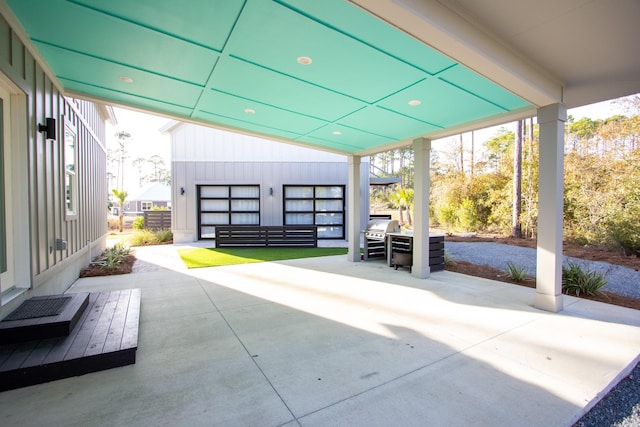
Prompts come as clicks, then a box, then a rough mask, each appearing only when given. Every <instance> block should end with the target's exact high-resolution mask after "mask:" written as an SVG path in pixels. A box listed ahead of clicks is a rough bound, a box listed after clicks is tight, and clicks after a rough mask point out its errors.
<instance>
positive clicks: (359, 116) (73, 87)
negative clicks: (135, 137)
mask: <svg viewBox="0 0 640 427" xmlns="http://www.w3.org/2000/svg"><path fill="white" fill-rule="evenodd" d="M6 2H7V4H8V5H9V7H10V8H11V10H12V11H13V13H14V14H15V15H16V17H17V18H18V20H19V21H20V22H21V23H22V25H23V27H24V28H25V30H26V32H27V33H28V35H29V37H31V40H32V42H33V44H34V45H35V47H36V48H37V49H38V50H39V51H40V53H41V55H42V57H43V58H44V59H45V60H46V61H47V63H48V64H49V67H50V68H51V70H52V71H53V72H54V73H55V75H56V77H57V79H58V81H59V82H60V83H61V84H62V85H63V86H64V88H65V90H66V91H68V92H69V93H70V94H82V95H84V96H87V97H90V98H96V99H106V100H110V101H112V102H113V103H115V104H119V105H130V106H133V107H136V108H140V109H145V110H149V111H153V112H161V113H165V114H169V115H171V116H173V117H176V118H188V119H191V120H196V121H199V122H202V123H210V124H212V125H217V126H221V127H224V128H233V129H240V130H243V131H245V132H250V133H253V134H259V135H264V136H271V137H274V138H277V139H284V140H289V141H295V142H297V143H303V144H307V145H312V146H318V147H321V148H325V149H329V150H332V151H338V152H343V153H355V154H358V153H367V152H375V151H380V150H382V149H384V147H385V146H387V145H389V144H393V143H395V142H397V141H403V140H410V139H412V138H414V137H418V136H429V134H432V133H437V132H442V131H443V130H445V129H447V128H450V127H457V126H461V125H463V124H465V123H470V122H478V121H481V120H486V119H489V118H491V117H494V116H497V115H504V114H505V113H509V112H511V111H515V110H520V109H523V108H529V107H531V106H530V105H529V104H528V103H527V102H526V101H524V100H522V99H520V98H519V97H517V96H515V95H513V94H511V93H509V92H507V91H505V90H503V89H502V88H500V87H498V86H496V85H495V84H493V83H491V82H490V81H488V80H486V79H484V78H482V77H480V76H478V75H477V74H475V73H473V72H472V71H470V70H468V69H467V68H465V67H463V66H462V65H460V64H457V63H456V62H453V61H451V60H450V59H448V58H447V57H445V56H443V55H441V54H440V53H438V52H436V51H434V50H432V49H430V48H429V47H427V46H425V45H424V44H422V43H420V42H418V41H416V40H414V39H412V38H410V37H408V36H407V35H405V34H404V33H401V32H399V31H397V30H396V29H394V28H392V27H390V26H388V25H386V24H384V23H383V22H381V21H378V20H377V19H375V18H374V17H372V16H370V15H368V14H367V13H365V12H363V11H361V10H360V9H358V8H356V7H354V6H353V5H351V4H349V3H347V2H346V1H343V0H322V1H309V0H244V1H243V0H189V1H185V2H182V1H175V0H135V1H132V0H109V1H105V0H72V1H66V0H6ZM301 56H305V57H309V58H311V60H312V62H311V64H308V65H302V64H300V63H299V62H298V61H297V59H298V58H299V57H301ZM121 77H128V78H129V79H131V80H132V82H130V83H127V82H125V81H123V80H122V79H121ZM412 100H419V101H420V104H419V105H415V106H411V105H409V101H412Z"/></svg>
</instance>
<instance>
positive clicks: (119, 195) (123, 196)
mask: <svg viewBox="0 0 640 427" xmlns="http://www.w3.org/2000/svg"><path fill="white" fill-rule="evenodd" d="M111 191H112V192H113V195H114V196H115V198H116V199H117V200H118V202H119V203H120V216H119V218H118V219H119V221H118V224H119V226H120V232H121V233H122V230H124V202H125V201H126V200H127V196H128V194H127V192H126V191H123V190H117V189H115V188H114V189H113V190H111Z"/></svg>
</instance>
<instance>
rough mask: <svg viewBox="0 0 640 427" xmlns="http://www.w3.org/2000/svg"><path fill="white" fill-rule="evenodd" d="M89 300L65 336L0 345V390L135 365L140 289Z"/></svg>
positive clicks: (122, 291)
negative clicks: (73, 326) (72, 327)
mask: <svg viewBox="0 0 640 427" xmlns="http://www.w3.org/2000/svg"><path fill="white" fill-rule="evenodd" d="M69 295H74V294H69ZM88 300H89V301H88V307H87V309H86V310H85V311H84V313H82V315H81V317H80V319H79V320H78V322H77V325H76V327H75V328H74V329H73V330H72V331H71V333H70V334H69V335H68V336H66V337H58V338H45V339H37V340H31V341H25V342H19V343H13V344H6V345H1V346H0V391H5V390H11V389H15V388H19V387H26V386H29V385H34V384H40V383H44V382H48V381H54V380H58V379H62V378H68V377H72V376H78V375H83V374H87V373H90V372H96V371H101V370H105V369H111V368H115V367H119V366H125V365H131V364H134V363H135V361H136V350H137V348H138V324H139V317H140V289H126V290H121V291H113V292H103V293H91V294H89V295H88Z"/></svg>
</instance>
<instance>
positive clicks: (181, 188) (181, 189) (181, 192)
mask: <svg viewBox="0 0 640 427" xmlns="http://www.w3.org/2000/svg"><path fill="white" fill-rule="evenodd" d="M180 195H181V196H184V187H180Z"/></svg>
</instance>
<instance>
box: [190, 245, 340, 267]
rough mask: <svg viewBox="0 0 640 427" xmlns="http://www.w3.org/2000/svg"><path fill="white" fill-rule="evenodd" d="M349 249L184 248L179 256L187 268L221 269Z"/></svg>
mask: <svg viewBox="0 0 640 427" xmlns="http://www.w3.org/2000/svg"><path fill="white" fill-rule="evenodd" d="M346 253H347V248H232V249H214V248H182V249H178V254H179V255H180V258H182V261H183V262H184V263H185V265H186V266H187V268H198V267H219V266H223V265H234V264H249V263H254V262H265V261H281V260H285V259H297V258H313V257H320V256H330V255H344V254H346Z"/></svg>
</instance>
